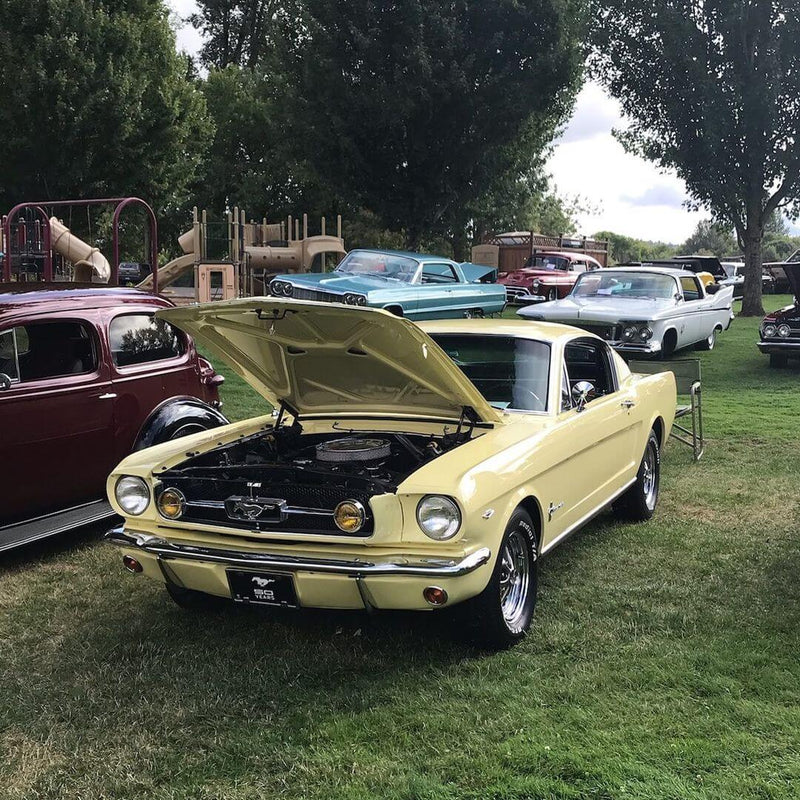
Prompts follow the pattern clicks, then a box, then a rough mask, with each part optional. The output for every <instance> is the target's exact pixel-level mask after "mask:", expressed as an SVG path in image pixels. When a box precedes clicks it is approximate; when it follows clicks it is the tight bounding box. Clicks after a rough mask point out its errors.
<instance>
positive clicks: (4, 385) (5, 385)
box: [0, 372, 11, 392]
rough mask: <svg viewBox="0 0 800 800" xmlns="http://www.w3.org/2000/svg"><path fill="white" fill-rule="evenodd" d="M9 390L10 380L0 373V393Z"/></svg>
mask: <svg viewBox="0 0 800 800" xmlns="http://www.w3.org/2000/svg"><path fill="white" fill-rule="evenodd" d="M10 388H11V378H10V377H9V376H8V375H6V374H5V372H0V392H4V391H5V390H6V389H10Z"/></svg>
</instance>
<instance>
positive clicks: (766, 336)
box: [758, 262, 800, 368]
mask: <svg viewBox="0 0 800 800" xmlns="http://www.w3.org/2000/svg"><path fill="white" fill-rule="evenodd" d="M782 269H783V272H784V275H785V276H786V281H787V283H788V285H789V288H790V289H791V291H792V293H793V294H794V303H792V305H790V306H784V307H783V308H779V309H778V310H777V311H773V312H772V313H771V314H767V316H766V317H764V320H763V321H762V323H761V329H760V331H759V332H760V334H761V338H760V340H759V342H758V349H759V350H760V351H761V352H762V353H764V354H765V355H768V356H769V365H770V366H771V367H779V368H780V367H785V366H786V365H787V364H788V363H789V359H790V358H791V359H797V358H800V262H795V263H789V262H785V263H784V264H782Z"/></svg>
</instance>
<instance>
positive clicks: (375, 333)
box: [157, 297, 500, 422]
mask: <svg viewBox="0 0 800 800" xmlns="http://www.w3.org/2000/svg"><path fill="white" fill-rule="evenodd" d="M157 316H159V317H161V318H162V319H165V320H167V321H168V322H170V323H171V324H173V325H175V326H176V327H178V328H181V329H182V330H184V331H186V332H187V333H189V334H190V335H191V336H193V337H194V338H195V339H196V340H197V341H198V342H199V343H201V344H202V345H204V346H205V347H207V348H208V349H209V350H211V351H212V352H213V353H214V354H215V355H217V356H219V357H220V358H221V359H223V360H224V361H226V362H227V363H228V364H230V365H231V367H233V369H234V370H235V371H236V372H237V373H238V374H239V375H241V376H242V378H244V379H245V380H246V381H247V382H248V383H249V384H250V385H251V386H252V387H253V388H254V389H255V390H256V391H257V392H259V393H260V394H261V395H262V396H263V397H265V398H266V399H267V400H268V401H269V402H270V403H272V405H274V406H279V405H281V404H284V405H285V406H287V407H288V408H289V409H290V410H292V411H293V412H296V413H298V414H299V415H300V416H301V417H302V416H309V415H320V416H325V417H327V416H339V415H343V414H356V415H360V414H364V415H366V416H375V415H380V416H392V417H398V416H405V417H414V418H420V417H422V418H427V419H431V418H433V419H437V420H439V419H447V420H458V419H460V418H461V417H462V416H464V415H465V414H466V418H467V419H472V420H473V421H476V422H477V421H482V422H496V421H498V420H499V419H500V416H499V414H498V412H497V411H496V410H495V409H493V408H492V407H491V406H490V405H489V404H488V403H487V402H486V400H485V399H484V397H483V396H482V395H481V394H480V392H479V391H478V390H477V389H476V388H475V386H474V385H473V384H472V383H471V382H470V381H469V380H468V379H467V377H466V376H465V375H464V374H463V373H462V372H461V370H460V369H459V368H458V367H457V366H456V365H455V364H454V363H453V362H452V361H451V360H450V358H449V357H448V356H447V355H446V354H445V353H444V351H442V350H441V349H440V348H439V346H438V345H437V344H436V343H435V342H434V341H433V340H432V339H431V338H430V337H429V336H428V335H427V334H426V333H424V332H423V331H422V330H420V329H419V328H418V327H417V326H416V325H414V324H413V323H412V322H409V321H408V320H407V319H402V318H400V317H395V316H394V315H392V314H389V313H388V312H385V311H381V310H379V309H373V308H361V307H354V306H340V305H334V304H331V303H315V302H301V301H298V300H286V299H277V298H271V297H260V298H250V299H248V300H229V301H225V302H216V303H208V304H206V305H201V306H189V307H182V308H171V309H165V310H164V311H159V312H158V314H157Z"/></svg>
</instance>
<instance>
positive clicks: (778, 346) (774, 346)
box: [758, 340, 800, 353]
mask: <svg viewBox="0 0 800 800" xmlns="http://www.w3.org/2000/svg"><path fill="white" fill-rule="evenodd" d="M758 349H759V350H760V351H761V352H762V353H786V352H790V353H791V352H792V351H794V352H800V342H798V341H796V340H795V341H793V342H780V341H775V340H770V341H768V342H763V341H762V342H758Z"/></svg>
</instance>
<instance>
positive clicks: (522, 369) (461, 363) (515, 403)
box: [431, 333, 550, 411]
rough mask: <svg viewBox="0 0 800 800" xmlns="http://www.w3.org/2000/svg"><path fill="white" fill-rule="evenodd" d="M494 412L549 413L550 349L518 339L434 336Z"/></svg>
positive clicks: (543, 344)
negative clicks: (511, 410)
mask: <svg viewBox="0 0 800 800" xmlns="http://www.w3.org/2000/svg"><path fill="white" fill-rule="evenodd" d="M431 338H432V339H433V340H434V341H435V342H436V343H437V344H438V345H439V347H441V348H442V350H444V351H445V353H447V355H448V356H450V358H452V359H453V361H455V363H456V365H457V366H458V367H459V368H460V369H461V371H462V372H463V373H464V374H465V375H466V376H467V377H468V378H469V379H470V380H471V381H472V383H473V384H475V387H476V388H477V389H478V391H479V392H480V393H481V394H482V395H483V396H484V397H485V398H486V400H487V401H488V402H489V403H490V404H491V405H493V406H494V407H495V408H502V409H506V408H508V409H515V410H518V411H546V410H547V385H548V379H549V374H550V345H549V344H545V343H544V342H537V341H533V340H532V339H520V338H517V337H515V336H464V335H460V334H453V333H442V334H433V335H432V336H431Z"/></svg>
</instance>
